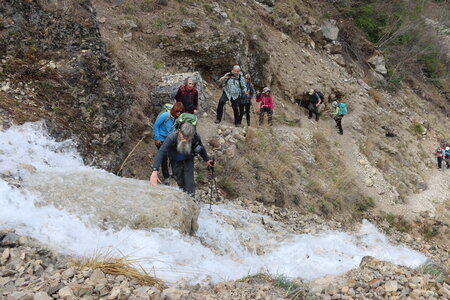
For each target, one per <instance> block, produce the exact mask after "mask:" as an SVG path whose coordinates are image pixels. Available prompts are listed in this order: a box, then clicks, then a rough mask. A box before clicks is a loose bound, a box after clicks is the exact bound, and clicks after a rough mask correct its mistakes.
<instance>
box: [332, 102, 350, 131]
mask: <svg viewBox="0 0 450 300" xmlns="http://www.w3.org/2000/svg"><path fill="white" fill-rule="evenodd" d="M332 106H333V107H334V108H335V109H336V110H335V111H334V113H332V115H333V118H334V121H335V122H336V127H337V128H338V130H339V134H344V131H343V130H342V118H343V117H344V116H345V115H346V114H347V105H346V104H345V103H343V102H341V101H333V103H332Z"/></svg>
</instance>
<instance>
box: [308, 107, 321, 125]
mask: <svg viewBox="0 0 450 300" xmlns="http://www.w3.org/2000/svg"><path fill="white" fill-rule="evenodd" d="M313 113H314V114H315V115H316V121H319V115H320V113H319V107H318V106H317V105H315V104H313V103H309V105H308V119H311V118H312V114H313Z"/></svg>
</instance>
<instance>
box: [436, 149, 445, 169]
mask: <svg viewBox="0 0 450 300" xmlns="http://www.w3.org/2000/svg"><path fill="white" fill-rule="evenodd" d="M435 155H436V158H437V165H438V168H439V169H442V160H443V159H444V158H445V148H444V146H442V147H438V148H437V149H436V152H435Z"/></svg>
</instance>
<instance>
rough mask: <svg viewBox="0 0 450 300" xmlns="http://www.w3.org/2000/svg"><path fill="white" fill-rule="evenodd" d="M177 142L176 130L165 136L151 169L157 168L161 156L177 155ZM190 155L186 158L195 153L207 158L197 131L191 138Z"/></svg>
mask: <svg viewBox="0 0 450 300" xmlns="http://www.w3.org/2000/svg"><path fill="white" fill-rule="evenodd" d="M177 142H178V130H175V131H174V132H172V133H171V134H169V135H168V136H167V138H166V139H165V140H164V143H163V144H162V146H161V148H159V150H158V152H157V153H156V155H155V158H154V159H153V169H159V166H160V165H161V162H162V160H163V158H164V157H165V156H166V155H167V157H169V159H173V158H174V157H175V155H177ZM191 153H192V154H191V155H190V156H189V157H188V159H194V155H195V154H197V153H198V154H199V155H200V156H201V157H202V158H203V160H204V161H208V160H209V156H208V153H207V152H206V149H205V147H204V146H203V144H202V139H201V138H200V135H199V134H198V133H195V135H194V138H193V140H192V150H191Z"/></svg>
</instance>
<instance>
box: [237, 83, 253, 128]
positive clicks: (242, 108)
mask: <svg viewBox="0 0 450 300" xmlns="http://www.w3.org/2000/svg"><path fill="white" fill-rule="evenodd" d="M244 78H245V86H246V88H247V92H248V93H247V94H244V95H242V98H241V99H240V102H239V125H241V123H242V118H243V117H244V113H245V117H246V118H247V126H250V106H251V105H252V98H253V95H254V93H255V89H254V88H253V83H252V81H251V77H250V74H246V75H245V76H244Z"/></svg>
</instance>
